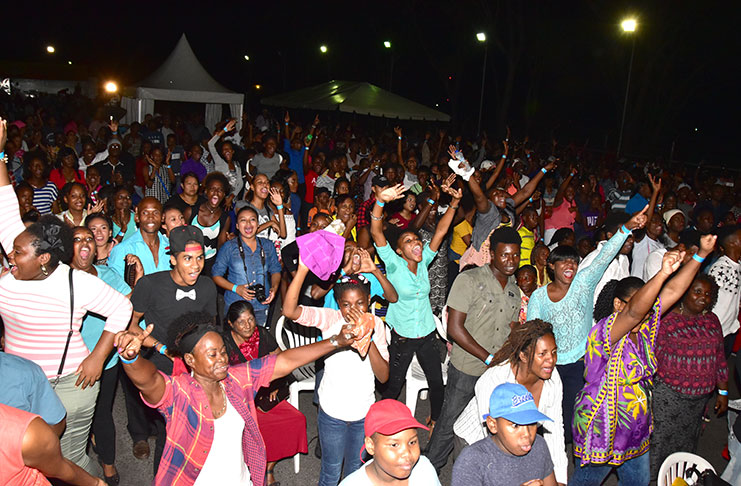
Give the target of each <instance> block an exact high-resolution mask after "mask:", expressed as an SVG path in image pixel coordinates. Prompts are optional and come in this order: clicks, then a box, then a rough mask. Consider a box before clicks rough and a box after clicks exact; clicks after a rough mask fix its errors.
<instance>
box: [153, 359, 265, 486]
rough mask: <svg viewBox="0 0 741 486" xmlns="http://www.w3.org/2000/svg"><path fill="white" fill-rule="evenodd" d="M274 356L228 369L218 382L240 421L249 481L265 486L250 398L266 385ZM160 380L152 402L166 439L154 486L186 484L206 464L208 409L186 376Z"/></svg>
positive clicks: (211, 430) (200, 392)
mask: <svg viewBox="0 0 741 486" xmlns="http://www.w3.org/2000/svg"><path fill="white" fill-rule="evenodd" d="M275 361H276V356H266V357H264V358H260V359H254V360H252V361H249V362H247V363H241V364H238V365H233V366H230V367H229V373H228V375H227V377H226V378H225V379H224V381H223V384H224V388H225V390H226V396H227V398H228V399H229V403H231V404H232V406H233V407H234V408H235V409H236V410H237V412H239V415H240V416H241V417H242V418H243V419H244V422H245V426H244V432H243V433H242V453H243V455H244V462H245V463H246V464H247V468H248V469H249V471H250V476H251V478H252V483H253V484H254V485H255V486H264V484H265V467H266V464H267V458H266V455H265V443H264V442H263V440H262V435H260V429H259V428H258V426H257V415H256V410H255V402H254V398H255V394H256V393H257V390H259V389H260V387H263V386H267V385H268V384H270V379H271V378H272V376H273V369H274V367H275ZM160 373H161V374H162V376H163V378H164V379H165V394H164V395H163V396H162V400H160V401H159V403H156V404H149V403H147V402H146V401H145V402H144V403H147V405H149V406H150V407H152V408H157V409H159V411H160V413H161V414H162V415H163V416H164V417H165V421H166V422H167V441H166V442H165V449H164V451H163V453H162V459H161V461H160V466H159V469H158V470H157V476H156V477H155V478H154V485H155V486H160V485H161V486H191V485H192V484H193V483H195V481H196V478H197V477H198V473H200V471H201V468H202V467H203V464H204V463H205V462H206V458H207V457H208V452H209V451H210V450H211V443H212V442H213V438H214V424H213V421H214V419H213V415H212V414H211V410H209V406H208V397H206V394H205V393H204V391H203V390H202V389H201V385H199V384H198V382H197V381H196V380H195V379H193V378H192V377H191V376H190V375H188V374H182V375H178V376H174V377H173V376H168V375H165V374H164V373H162V372H160Z"/></svg>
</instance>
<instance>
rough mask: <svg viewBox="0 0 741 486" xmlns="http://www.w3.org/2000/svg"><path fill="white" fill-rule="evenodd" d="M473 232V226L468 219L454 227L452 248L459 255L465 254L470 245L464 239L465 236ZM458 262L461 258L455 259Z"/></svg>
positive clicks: (451, 241)
mask: <svg viewBox="0 0 741 486" xmlns="http://www.w3.org/2000/svg"><path fill="white" fill-rule="evenodd" d="M472 233H473V226H471V223H469V222H468V221H467V220H465V219H464V220H463V221H461V222H460V223H458V224H457V225H456V227H455V228H453V238H452V239H451V240H450V250H451V251H453V252H455V253H456V254H457V255H463V252H465V251H466V248H468V245H466V243H465V242H464V241H463V237H464V236H466V235H469V236H470V235H471V234H472ZM455 262H456V263H459V262H460V258H458V259H456V260H455Z"/></svg>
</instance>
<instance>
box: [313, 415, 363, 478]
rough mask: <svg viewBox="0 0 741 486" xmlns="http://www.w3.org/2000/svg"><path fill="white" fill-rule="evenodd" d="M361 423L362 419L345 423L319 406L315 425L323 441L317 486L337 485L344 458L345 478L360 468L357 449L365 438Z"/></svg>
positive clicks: (358, 449) (358, 450)
mask: <svg viewBox="0 0 741 486" xmlns="http://www.w3.org/2000/svg"><path fill="white" fill-rule="evenodd" d="M364 424H365V419H361V420H356V421H354V422H348V421H345V420H339V419H336V418H334V417H330V416H329V415H327V414H326V413H324V410H322V408H321V407H319V413H318V415H317V425H318V427H319V440H320V442H321V444H322V466H321V469H320V471H319V486H337V484H339V482H340V476H341V474H342V462H343V460H344V462H345V477H347V476H348V475H349V474H351V473H353V472H354V471H356V470H358V469H359V468H360V466H361V462H360V448H361V447H362V446H363V441H364V439H365V431H364Z"/></svg>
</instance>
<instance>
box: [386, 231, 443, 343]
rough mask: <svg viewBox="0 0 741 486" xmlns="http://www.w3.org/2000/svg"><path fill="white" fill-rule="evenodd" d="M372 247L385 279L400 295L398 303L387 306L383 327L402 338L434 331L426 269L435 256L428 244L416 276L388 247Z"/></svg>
mask: <svg viewBox="0 0 741 486" xmlns="http://www.w3.org/2000/svg"><path fill="white" fill-rule="evenodd" d="M375 246H376V252H377V253H378V256H379V257H381V259H382V260H383V262H384V264H386V278H388V279H389V282H391V283H392V284H393V286H394V288H395V289H396V293H397V294H399V300H398V301H396V302H393V303H391V304H389V309H388V312H387V313H386V323H387V324H388V325H389V326H391V328H392V329H393V330H394V331H396V333H397V334H398V335H399V336H402V337H406V338H420V337H424V336H427V335H428V334H430V333H431V332H433V331H434V330H435V319H434V318H433V316H432V306H431V305H430V277H429V276H428V274H427V267H428V266H429V265H430V263H432V260H433V259H434V258H435V255H437V252H435V251H432V250H430V245H429V243H426V244H425V246H424V247H423V248H422V261H421V262H419V264H418V265H417V274H416V275H415V274H414V273H412V271H411V270H409V267H407V262H406V260H404V259H403V258H402V257H400V256H399V255H398V254H397V253H396V252H395V251H394V250H392V249H391V245H389V244H386V245H385V246H378V245H375Z"/></svg>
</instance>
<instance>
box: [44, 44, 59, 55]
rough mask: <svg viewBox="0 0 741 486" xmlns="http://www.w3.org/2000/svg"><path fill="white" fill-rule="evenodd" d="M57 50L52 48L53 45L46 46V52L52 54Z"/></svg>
mask: <svg viewBox="0 0 741 486" xmlns="http://www.w3.org/2000/svg"><path fill="white" fill-rule="evenodd" d="M56 51H57V50H56V49H55V48H54V46H51V45H50V46H46V52H48V53H49V54H54V53H55V52H56Z"/></svg>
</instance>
